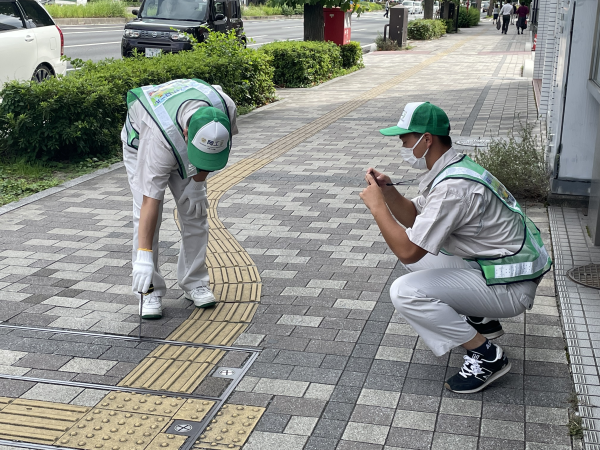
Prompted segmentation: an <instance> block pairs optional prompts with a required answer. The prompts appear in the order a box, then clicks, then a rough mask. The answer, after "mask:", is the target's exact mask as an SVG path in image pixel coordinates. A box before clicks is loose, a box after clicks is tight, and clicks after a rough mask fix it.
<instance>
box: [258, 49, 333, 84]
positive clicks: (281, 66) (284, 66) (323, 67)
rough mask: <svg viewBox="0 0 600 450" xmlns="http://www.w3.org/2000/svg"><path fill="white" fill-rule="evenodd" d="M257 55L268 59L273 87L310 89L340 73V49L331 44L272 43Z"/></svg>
mask: <svg viewBox="0 0 600 450" xmlns="http://www.w3.org/2000/svg"><path fill="white" fill-rule="evenodd" d="M259 52H260V53H262V54H265V55H268V56H269V57H270V58H271V59H272V65H273V68H274V69H275V72H274V74H273V82H274V83H275V85H277V86H284V87H308V86H314V85H315V84H319V83H322V82H324V81H327V80H329V79H331V78H333V77H334V76H335V75H336V73H337V72H339V71H340V70H341V69H342V55H341V51H340V47H339V46H337V45H336V44H334V43H333V42H314V41H308V42H299V41H282V42H272V43H270V44H265V45H263V46H262V47H261V48H260V50H259Z"/></svg>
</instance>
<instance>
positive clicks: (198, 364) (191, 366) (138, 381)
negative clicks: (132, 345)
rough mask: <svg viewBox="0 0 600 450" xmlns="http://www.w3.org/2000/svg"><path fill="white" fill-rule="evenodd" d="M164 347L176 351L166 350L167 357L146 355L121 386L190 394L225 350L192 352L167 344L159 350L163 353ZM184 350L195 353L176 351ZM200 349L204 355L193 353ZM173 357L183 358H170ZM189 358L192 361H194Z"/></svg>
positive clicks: (194, 350) (192, 350)
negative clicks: (186, 353)
mask: <svg viewBox="0 0 600 450" xmlns="http://www.w3.org/2000/svg"><path fill="white" fill-rule="evenodd" d="M162 347H173V348H172V349H171V350H169V349H166V350H165V351H166V352H167V353H165V354H164V355H165V356H164V358H163V357H154V356H147V357H146V358H145V359H144V360H143V361H142V363H140V364H139V365H138V366H137V367H136V368H135V369H134V370H133V371H132V372H131V373H130V374H129V375H127V377H125V378H124V379H123V380H122V381H121V382H120V383H119V386H127V387H140V388H144V389H151V390H156V391H170V392H185V393H191V392H193V391H194V390H195V389H196V388H197V387H198V385H199V384H200V383H201V382H202V380H203V379H204V378H205V377H206V375H208V373H209V372H210V371H211V370H212V369H213V367H214V366H215V363H216V362H217V361H218V360H219V359H220V358H221V356H222V355H223V354H224V352H223V351H222V350H207V349H195V348H193V349H192V348H191V347H180V346H166V345H165V346H161V347H159V348H158V349H157V350H161V348H162ZM181 348H183V349H186V348H187V349H191V353H193V354H190V355H187V356H186V355H185V352H183V353H181V354H178V353H177V352H178V351H179V350H180V349H181ZM197 350H201V352H200V353H197V354H194V352H196V351H197ZM168 351H172V353H168ZM155 352H156V350H155ZM171 357H173V358H180V359H171ZM189 358H193V360H190V359H189Z"/></svg>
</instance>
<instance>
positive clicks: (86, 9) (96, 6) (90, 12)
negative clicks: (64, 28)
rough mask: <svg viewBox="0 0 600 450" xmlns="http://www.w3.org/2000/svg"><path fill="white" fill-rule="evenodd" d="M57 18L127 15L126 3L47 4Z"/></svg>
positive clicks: (49, 10) (47, 7)
mask: <svg viewBox="0 0 600 450" xmlns="http://www.w3.org/2000/svg"><path fill="white" fill-rule="evenodd" d="M46 9H47V10H48V12H49V13H50V15H51V16H52V17H54V18H55V19H64V18H83V17H126V15H127V14H126V10H125V3H122V2H119V1H106V0H103V1H96V2H92V3H89V4H87V5H46Z"/></svg>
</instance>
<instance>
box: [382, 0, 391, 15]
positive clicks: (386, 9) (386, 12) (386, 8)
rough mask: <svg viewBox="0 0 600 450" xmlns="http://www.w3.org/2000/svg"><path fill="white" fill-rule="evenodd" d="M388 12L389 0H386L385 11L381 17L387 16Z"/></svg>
mask: <svg viewBox="0 0 600 450" xmlns="http://www.w3.org/2000/svg"><path fill="white" fill-rule="evenodd" d="M389 13H390V2H389V0H386V2H385V13H384V14H383V17H389Z"/></svg>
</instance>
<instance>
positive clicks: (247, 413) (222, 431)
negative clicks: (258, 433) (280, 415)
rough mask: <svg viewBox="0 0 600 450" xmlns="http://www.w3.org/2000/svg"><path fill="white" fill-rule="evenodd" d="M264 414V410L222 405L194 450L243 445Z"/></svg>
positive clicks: (254, 407) (253, 407)
mask: <svg viewBox="0 0 600 450" xmlns="http://www.w3.org/2000/svg"><path fill="white" fill-rule="evenodd" d="M264 412H265V408H259V407H257V406H244V405H231V404H226V405H223V407H222V408H221V410H220V411H219V412H218V413H217V415H216V416H215V417H214V419H213V420H212V421H211V423H210V425H209V426H208V427H206V430H204V433H203V434H202V435H200V438H199V439H198V440H197V441H196V443H195V445H194V448H196V449H200V448H219V447H220V448H236V447H241V446H242V445H244V443H245V442H246V440H247V439H248V436H250V433H251V432H252V430H253V429H254V427H255V426H256V424H257V423H258V421H259V419H260V418H261V416H262V415H263V413H264Z"/></svg>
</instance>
